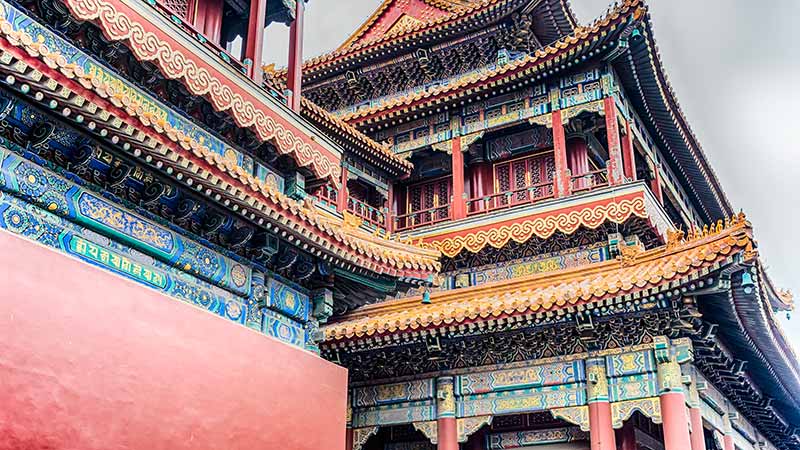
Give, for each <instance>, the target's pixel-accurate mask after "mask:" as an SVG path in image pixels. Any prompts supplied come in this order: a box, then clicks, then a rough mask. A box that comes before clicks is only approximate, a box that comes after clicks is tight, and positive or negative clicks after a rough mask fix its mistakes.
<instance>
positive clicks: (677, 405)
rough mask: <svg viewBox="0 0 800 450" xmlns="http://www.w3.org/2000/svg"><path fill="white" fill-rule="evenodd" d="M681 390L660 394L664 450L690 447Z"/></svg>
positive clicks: (683, 449) (678, 449) (680, 449)
mask: <svg viewBox="0 0 800 450" xmlns="http://www.w3.org/2000/svg"><path fill="white" fill-rule="evenodd" d="M685 402H686V401H685V399H684V397H683V392H680V391H678V392H674V391H670V392H664V393H662V394H661V395H660V403H661V417H662V420H663V429H664V450H685V449H690V448H692V443H691V439H690V438H689V423H688V422H687V421H686V404H685Z"/></svg>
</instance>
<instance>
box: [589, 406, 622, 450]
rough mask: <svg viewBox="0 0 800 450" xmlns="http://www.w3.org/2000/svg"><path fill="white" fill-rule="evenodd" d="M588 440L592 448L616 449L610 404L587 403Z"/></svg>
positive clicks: (596, 449) (601, 449)
mask: <svg viewBox="0 0 800 450" xmlns="http://www.w3.org/2000/svg"><path fill="white" fill-rule="evenodd" d="M589 440H590V441H591V444H592V450H616V448H617V439H616V437H615V436H614V428H612V426H611V404H609V403H608V401H604V402H595V403H589Z"/></svg>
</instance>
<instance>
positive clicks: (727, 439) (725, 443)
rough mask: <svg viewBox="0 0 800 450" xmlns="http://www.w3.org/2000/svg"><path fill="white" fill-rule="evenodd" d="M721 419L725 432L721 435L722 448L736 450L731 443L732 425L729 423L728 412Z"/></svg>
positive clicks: (723, 449)
mask: <svg viewBox="0 0 800 450" xmlns="http://www.w3.org/2000/svg"><path fill="white" fill-rule="evenodd" d="M723 420H724V425H723V430H724V431H725V434H724V435H723V436H722V450H736V446H735V445H734V443H733V425H732V424H731V417H730V414H725V417H724V418H723Z"/></svg>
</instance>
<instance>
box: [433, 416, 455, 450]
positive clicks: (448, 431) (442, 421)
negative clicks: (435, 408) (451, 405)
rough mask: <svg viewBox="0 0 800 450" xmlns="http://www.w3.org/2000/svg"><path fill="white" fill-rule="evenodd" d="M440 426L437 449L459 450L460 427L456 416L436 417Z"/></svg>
mask: <svg viewBox="0 0 800 450" xmlns="http://www.w3.org/2000/svg"><path fill="white" fill-rule="evenodd" d="M436 425H437V427H438V430H437V434H438V437H437V439H438V441H437V442H438V443H437V444H436V449H437V450H458V427H457V426H456V418H455V417H441V418H439V419H436Z"/></svg>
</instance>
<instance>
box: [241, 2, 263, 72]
mask: <svg viewBox="0 0 800 450" xmlns="http://www.w3.org/2000/svg"><path fill="white" fill-rule="evenodd" d="M266 18H267V0H250V19H249V22H248V24H247V45H246V46H245V51H244V57H245V58H247V59H249V60H250V61H251V65H250V74H249V75H250V78H251V79H252V80H253V81H255V83H256V84H257V85H259V86H260V85H261V83H262V82H263V81H264V73H263V71H262V70H261V66H262V65H263V64H264V58H263V57H262V53H263V51H264V28H266V24H265V23H264V21H265V20H266Z"/></svg>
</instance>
